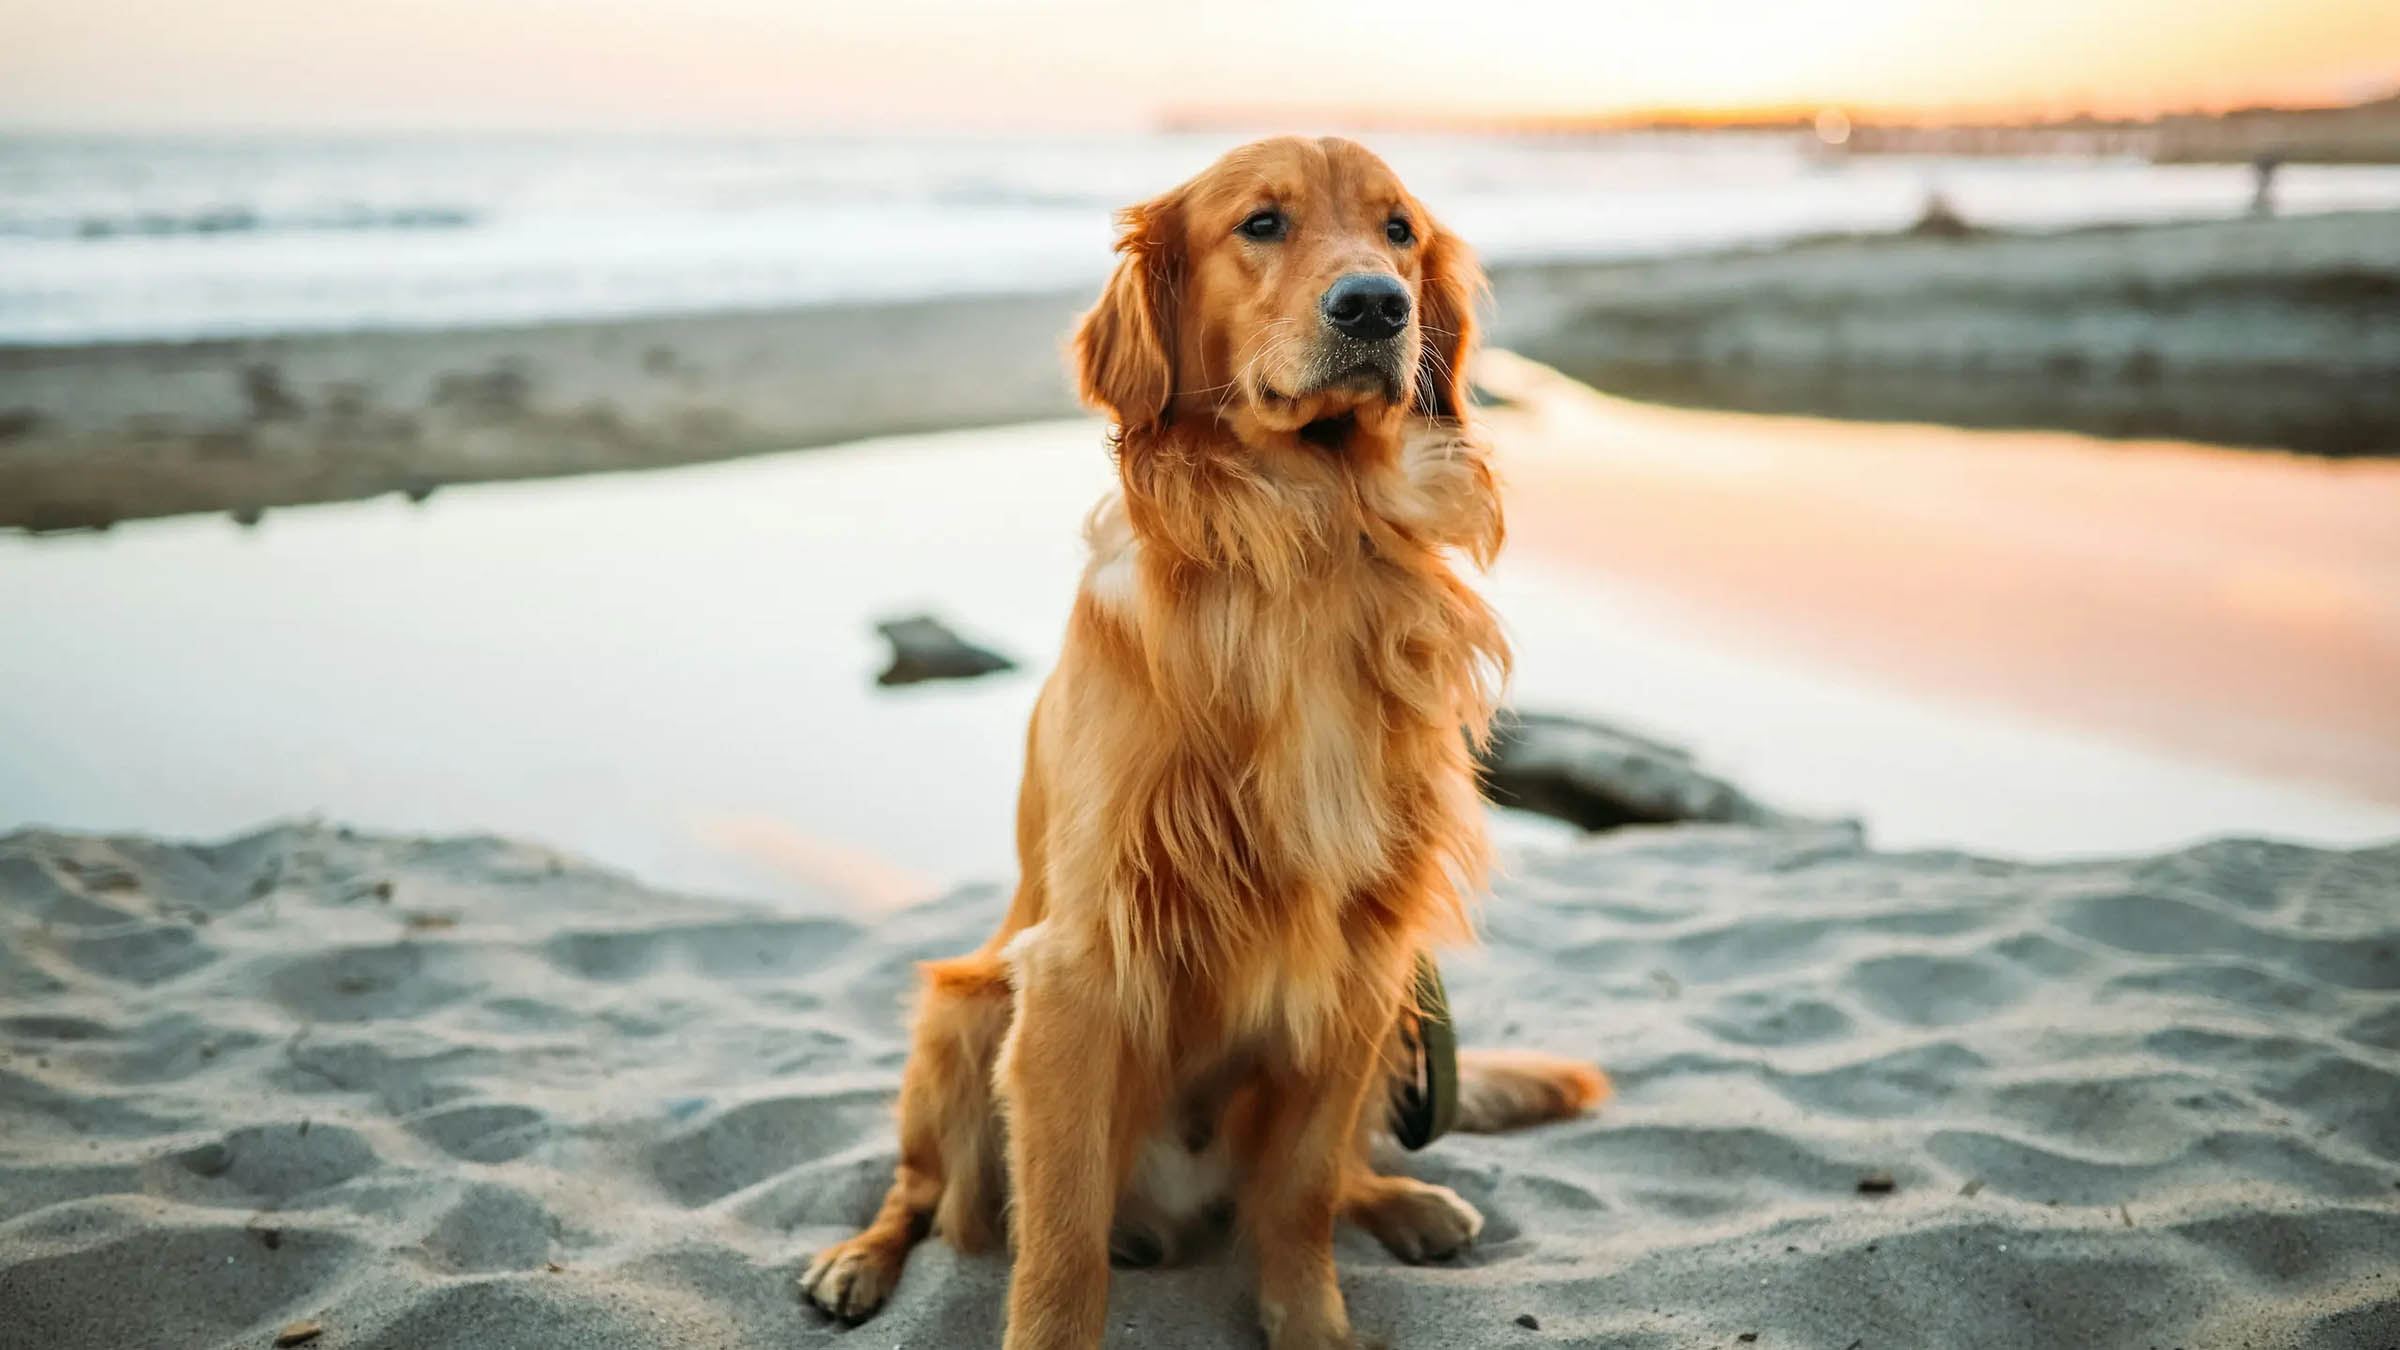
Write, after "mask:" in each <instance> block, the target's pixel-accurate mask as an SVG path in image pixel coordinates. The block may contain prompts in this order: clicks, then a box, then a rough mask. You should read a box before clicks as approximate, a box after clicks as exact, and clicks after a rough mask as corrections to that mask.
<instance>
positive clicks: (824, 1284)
mask: <svg viewBox="0 0 2400 1350" xmlns="http://www.w3.org/2000/svg"><path fill="white" fill-rule="evenodd" d="M922 973H923V975H924V980H925V991H924V1002H923V1003H922V1004H921V1005H920V1007H919V1008H918V1011H917V1022H916V1031H915V1043H914V1045H913V1046H912V1047H911V1049H910V1051H909V1056H908V1067H907V1069H906V1070H905V1071H904V1072H903V1074H902V1077H901V1081H900V1165H899V1167H898V1169H897V1170H896V1174H895V1175H894V1177H893V1179H892V1189H891V1191H890V1192H889V1193H888V1194H886V1195H885V1196H884V1199H883V1207H882V1208H881V1209H879V1210H877V1211H876V1214H875V1217H874V1219H873V1220H872V1221H870V1222H869V1223H868V1224H867V1227H866V1230H865V1231H863V1232H861V1233H860V1234H859V1235H858V1236H856V1237H853V1238H850V1239H849V1240H847V1241H844V1242H838V1243H835V1244H834V1245H833V1246H831V1247H828V1248H826V1249H825V1250H824V1251H822V1252H819V1253H817V1256H816V1259H815V1260H813V1261H811V1262H810V1263H809V1265H808V1270H807V1272H806V1273H804V1274H803V1275H801V1277H800V1289H801V1292H802V1293H804V1294H805V1295H807V1297H808V1300H809V1301H810V1302H811V1303H814V1304H816V1305H817V1306H818V1307H819V1308H822V1309H824V1310H825V1311H826V1312H828V1313H831V1314H832V1315H833V1316H835V1317H838V1318H841V1319H842V1320H843V1321H845V1322H858V1321H862V1320H864V1319H865V1318H867V1317H870V1316H872V1315H874V1313H875V1312H876V1310H877V1309H879V1308H881V1307H882V1306H883V1304H884V1300H886V1299H888V1298H890V1297H891V1293H892V1290H893V1288H894V1286H896V1285H897V1284H898V1283H899V1282H900V1268H901V1266H902V1265H903V1264H904V1263H905V1262H906V1261H907V1260H908V1253H909V1249H910V1248H912V1247H914V1246H915V1245H916V1244H917V1242H918V1240H919V1239H921V1238H923V1237H924V1236H925V1234H926V1232H927V1230H928V1229H929V1228H939V1229H940V1230H941V1233H942V1235H943V1236H944V1237H946V1238H948V1239H949V1240H950V1241H951V1242H952V1243H953V1244H955V1245H956V1246H958V1247H959V1248H961V1249H963V1250H966V1251H980V1250H983V1249H985V1248H988V1247H990V1246H992V1245H994V1243H995V1242H996V1241H997V1239H998V1237H999V1232H1000V1214H1001V1201H1002V1193H1003V1191H1004V1189H1005V1187H1006V1180H1005V1172H1004V1170H1003V1158H1002V1153H1001V1148H1002V1144H1001V1130H1000V1123H999V1117H998V1114H997V1111H996V1109H995V1105H994V1103H993V1100H992V1091H991V1078H992V1061H993V1057H994V1056H995V1055H997V1054H998V1052H999V1046H1000V1041H1001V1039H1002V1038H1003V1037H1004V1036H1005V1035H1006V1034H1007V1032H1008V1022H1009V1015H1010V1009H1011V999H1010V993H1009V988H1008V979H1007V972H1006V969H1005V967H1003V966H1002V964H1001V963H1000V961H999V959H998V958H997V957H993V956H987V955H984V954H981V953H977V954H975V955H971V956H963V957H960V958H958V959H956V960H952V961H929V962H927V963H926V964H925V966H924V967H923V972H922Z"/></svg>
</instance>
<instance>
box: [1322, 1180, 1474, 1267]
mask: <svg viewBox="0 0 2400 1350" xmlns="http://www.w3.org/2000/svg"><path fill="white" fill-rule="evenodd" d="M1349 1214H1350V1221H1351V1222H1352V1223H1355V1224H1357V1225H1358V1226H1359V1227H1361V1228H1364V1229H1366V1230H1367V1231H1368V1232H1370V1233H1373V1234H1374V1235H1375V1239H1376V1241H1378V1242H1381V1243H1382V1244H1383V1245H1384V1246H1385V1247H1386V1248H1387V1249H1389V1250H1390V1252H1391V1254H1392V1255H1394V1256H1397V1257H1399V1258H1400V1259H1401V1260H1403V1261H1406V1262H1408V1263H1410V1264H1411V1265H1416V1264H1421V1263H1423V1262H1426V1261H1439V1260H1442V1259H1443V1258H1445V1257H1451V1256H1456V1255H1457V1254H1458V1253H1460V1252H1462V1251H1464V1250H1466V1248H1467V1247H1468V1246H1469V1245H1471V1244H1472V1243H1473V1242H1474V1241H1475V1236H1476V1234H1478V1233H1481V1232H1482V1231H1483V1215H1481V1214H1480V1213H1477V1212H1476V1209H1475V1207H1474V1206H1473V1205H1470V1204H1468V1203H1467V1202H1466V1201H1464V1200H1462V1199H1460V1198H1459V1196H1458V1192H1456V1191H1454V1190H1451V1189H1450V1188H1449V1187H1447V1186H1435V1185H1431V1184H1429V1183H1426V1182H1422V1181H1416V1180H1412V1179H1410V1178H1408V1177H1385V1178H1383V1179H1382V1181H1381V1184H1380V1185H1379V1186H1378V1187H1377V1188H1376V1194H1374V1195H1373V1196H1371V1197H1369V1198H1366V1199H1363V1200H1360V1201H1357V1202H1355V1203H1353V1204H1352V1205H1351V1206H1350V1210H1349Z"/></svg>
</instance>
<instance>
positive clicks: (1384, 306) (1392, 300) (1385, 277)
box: [1317, 272, 1408, 342]
mask: <svg viewBox="0 0 2400 1350" xmlns="http://www.w3.org/2000/svg"><path fill="white" fill-rule="evenodd" d="M1317 308H1319V309H1321V310H1323V311H1324V312H1325V322H1327V323H1329V324H1332V325H1333V326H1334V329H1335V331H1337V332H1339V333H1341V334H1342V335H1343V336H1345V337H1354V338H1357V339H1358V340H1359V341H1361V342H1381V341H1383V340H1384V339H1385V338H1388V337H1390V336H1392V335H1393V334H1395V333H1398V332H1399V331H1400V330H1401V329H1403V328H1406V327H1407V326H1408V287H1407V286H1405V285H1403V284H1401V281H1400V278H1398V277H1396V276H1393V275H1391V274H1390V273H1388V272H1353V273H1351V274H1350V275H1349V276H1346V277H1343V278H1342V279H1341V280H1340V281H1337V282H1335V283H1333V284H1332V285H1331V286H1328V287H1326V288H1325V298H1324V299H1322V300H1319V301H1318V302H1317Z"/></svg>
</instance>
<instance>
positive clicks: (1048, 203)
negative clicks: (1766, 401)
mask: <svg viewBox="0 0 2400 1350" xmlns="http://www.w3.org/2000/svg"><path fill="white" fill-rule="evenodd" d="M1235 139H1237V138H1235V137H1232V136H1219V135H1201V134H1190V135H1153V136H1122V137H1104V138H1080V139H1043V140H1023V139H1016V140H992V139H982V140H975V139H896V138H882V139H857V138H851V139H830V138H810V139H801V138H776V139H755V138H754V139H607V140H601V139H588V138H579V139H568V138H551V139H538V138H513V139H464V138H413V139H347V140H300V139H291V138H265V137H260V138H247V139H245V138H224V137H216V138H197V137H195V138H148V139H92V138H61V137H40V138H31V137H18V138H0V344H7V345H27V344H44V343H74V342H94V341H122V340H141V339H178V338H197V337H210V336H230V335H241V334H258V333H275V332H305V331H334V330H351V329H361V328H381V327H392V326H442V325H454V324H495V323H512V322H540V321H546V320H556V319H571V318H596V317H603V316H621V315H634V314H649V313H671V312H690V311H706V310H724V309H743V308H766V307H776V306H787V305H799V304H810V303H825V302H832V301H844V300H870V301H871V300H880V299H901V298H918V297H925V296H936V295H944V294H959V293H976V292H1002V291H1012V290H1019V291H1022V290H1047V289H1055V288H1062V287H1076V286H1084V285H1089V284H1091V283H1093V282H1094V281H1095V280H1097V278H1098V277H1099V276H1100V275H1101V273H1102V270H1103V269H1104V268H1105V267H1106V265H1107V259H1108V241H1109V233H1110V227H1109V213H1110V211H1111V210H1112V209H1113V208H1115V207H1117V206H1120V205H1123V204H1125V203H1127V202H1131V201H1135V200H1139V199H1140V198H1142V197H1145V196H1148V195H1150V194H1152V193H1154V192H1156V191H1158V190H1160V189H1161V188H1164V187H1166V186H1168V185H1170V184H1172V183H1174V182H1176V181H1178V180H1180V179H1182V178H1183V177H1185V176H1187V175H1188V174H1190V173H1192V172H1193V171H1194V170H1196V169H1198V168H1200V167H1201V166H1203V165H1204V164H1206V163H1207V162H1208V161H1209V160H1210V159H1211V158H1212V157H1214V156H1215V155H1216V154H1217V153H1219V152H1220V151H1222V150H1223V149H1224V148H1226V147H1227V146H1228V145H1230V144H1231V143H1233V141H1234V140H1235ZM1373 139H1374V142H1375V144H1376V148H1377V149H1378V150H1379V151H1381V152H1382V153H1383V154H1384V156H1385V157H1386V158H1387V159H1389V160H1390V161H1391V162H1392V164H1393V166H1394V167H1395V168H1396V169H1398V170H1399V171H1400V173H1401V174H1402V175H1403V176H1404V177H1405V178H1406V179H1407V180H1408V182H1409V183H1410V185H1411V186H1412V188H1414V190H1415V191H1416V192H1417V193H1418V195H1419V196H1420V197H1422V198H1423V199H1424V200H1425V201H1426V202H1427V203H1428V204H1429V205H1430V206H1431V207H1432V208H1433V209H1434V210H1435V211H1436V212H1437V213H1438V214H1440V215H1441V216H1443V217H1444V219H1445V220H1447V221H1448V222H1449V223H1450V224H1451V225H1452V226H1453V227H1454V228H1456V229H1457V230H1459V231H1460V232H1461V233H1463V234H1464V235H1465V236H1466V237H1467V238H1468V239H1469V240H1470V241H1472V242H1473V243H1474V244H1475V245H1476V246H1477V247H1478V248H1479V249H1480V250H1481V251H1482V252H1483V253H1484V255H1485V256H1486V257H1487V258H1491V259H1496V260H1511V261H1514V260H1531V259H1596V258H1612V257H1634V256H1643V255H1656V254H1664V253H1674V252H1684V251H1694V250H1702V249H1708V248H1717V247H1725V246H1729V245H1737V244H1747V243H1766V242H1772V241H1775V240H1779V239H1788V238H1792V237H1795V236H1801V235H1807V234H1814V233H1820V232H1828V231H1852V230H1884V229H1893V228H1898V227H1900V226H1904V225H1906V224H1907V223H1908V222H1909V221H1911V220H1913V219H1914V218H1915V217H1916V215H1917V214H1918V212H1919V211H1921V210H1922V208H1923V206H1924V203H1925V200H1926V197H1927V195H1928V194H1929V193H1932V192H1937V191H1938V192H1940V193H1942V194H1943V195H1944V196H1945V197H1947V198H1948V199H1949V200H1950V201H1951V202H1952V203H1953V204H1954V205H1956V206H1957V207H1958V209H1959V210H1960V211H1961V212H1963V213H1964V214H1965V215H1966V217H1967V218H1968V219H1970V220H1973V221H1976V222H1979V223H1984V224H1990V225H1998V226H2010V227H2019V228H2063V227H2070V226H2075V225H2082V224H2091V223H2097V222H2112V221H2152V220H2167V219H2188V218H2203V217H2212V216H2225V215H2232V214H2236V213H2239V212H2241V211H2243V210H2245V209H2246V208H2247V206H2248V203H2249V199H2250V194H2251V180H2250V172H2249V170H2248V169H2246V168H2244V167H2241V166H2214V165H2173V166H2162V165H2151V164H2148V163H2145V162H2142V161H2138V160H2128V159H1971V160H1970V159H1945V158H1921V157H1880V156H1879V157H1851V158H1841V157H1829V156H1827V155H1825V154H1823V153H1822V152H1821V151H1818V150H1816V149H1814V148H1813V147H1812V145H1811V144H1810V143H1806V142H1803V141H1802V140H1800V139H1796V138H1783V137H1766V136H1736V135H1719V136H1709V137H1689V136H1680V137H1673V136H1624V137H1613V138H1606V139H1592V138H1563V137H1561V138H1525V139H1512V138H1497V137H1469V136H1422V135H1418V136H1393V137H1377V138H1373ZM2277 191H2278V200H2279V204H2280V206H2281V208H2282V209H2284V210H2286V211H2291V212H2312V211H2326V210H2346V209H2359V208H2393V207H2400V167H2387V166H2344V167H2314V166H2301V167H2291V168H2286V169H2285V170H2284V171H2283V172H2282V174H2281V176H2280V177H2279V179H2278V182H2277Z"/></svg>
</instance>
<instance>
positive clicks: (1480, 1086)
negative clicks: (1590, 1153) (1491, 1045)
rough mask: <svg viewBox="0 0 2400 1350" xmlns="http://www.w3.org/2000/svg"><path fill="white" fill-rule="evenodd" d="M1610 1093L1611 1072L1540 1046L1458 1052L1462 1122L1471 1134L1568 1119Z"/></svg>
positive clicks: (1459, 1120) (1459, 1105) (1459, 1121)
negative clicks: (1522, 1048) (1541, 1050)
mask: <svg viewBox="0 0 2400 1350" xmlns="http://www.w3.org/2000/svg"><path fill="white" fill-rule="evenodd" d="M1606 1096H1608V1075H1606V1074H1604V1073H1602V1072H1600V1071H1599V1070H1598V1069H1596V1068H1593V1067H1592V1066H1591V1065H1589V1064H1582V1063H1578V1062H1577V1061H1575V1060H1571V1059H1561V1058H1560V1057H1558V1056H1557V1055H1545V1054H1543V1053H1541V1052H1540V1051H1538V1050H1461V1051H1459V1052H1458V1122H1457V1125H1456V1128H1458V1129H1461V1130H1465V1131H1467V1132H1469V1133H1471V1134H1496V1133H1498V1132H1499V1131H1501V1130H1521V1129H1523V1128H1525V1127H1526V1126H1528V1125H1539V1124H1541V1123H1543V1122H1544V1121H1551V1120H1564V1119H1566V1118H1567V1117H1569V1116H1572V1115H1577V1114H1579V1113H1581V1112H1583V1111H1586V1110H1589V1109H1590V1108H1592V1107H1594V1106H1597V1105H1599V1104H1600V1101H1601V1099H1602V1098H1604V1097H1606Z"/></svg>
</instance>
